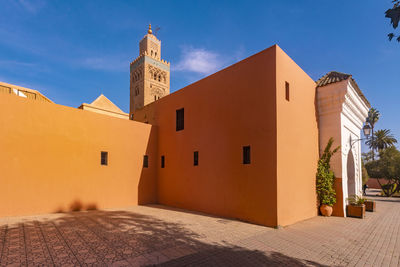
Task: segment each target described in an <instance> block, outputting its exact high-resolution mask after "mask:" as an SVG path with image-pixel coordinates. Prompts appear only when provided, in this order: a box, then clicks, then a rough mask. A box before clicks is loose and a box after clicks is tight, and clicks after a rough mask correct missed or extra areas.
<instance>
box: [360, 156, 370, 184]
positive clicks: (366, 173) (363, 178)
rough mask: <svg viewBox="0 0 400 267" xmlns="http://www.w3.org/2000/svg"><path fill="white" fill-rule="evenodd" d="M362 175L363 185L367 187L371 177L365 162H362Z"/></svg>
mask: <svg viewBox="0 0 400 267" xmlns="http://www.w3.org/2000/svg"><path fill="white" fill-rule="evenodd" d="M361 174H362V184H363V185H365V184H366V183H367V182H368V179H369V175H368V171H367V169H366V168H365V164H364V161H363V160H362V161H361Z"/></svg>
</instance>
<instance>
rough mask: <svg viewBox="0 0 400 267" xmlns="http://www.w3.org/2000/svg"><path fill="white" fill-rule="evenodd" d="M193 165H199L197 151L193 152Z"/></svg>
mask: <svg viewBox="0 0 400 267" xmlns="http://www.w3.org/2000/svg"><path fill="white" fill-rule="evenodd" d="M193 165H194V166H199V151H195V152H194V153H193Z"/></svg>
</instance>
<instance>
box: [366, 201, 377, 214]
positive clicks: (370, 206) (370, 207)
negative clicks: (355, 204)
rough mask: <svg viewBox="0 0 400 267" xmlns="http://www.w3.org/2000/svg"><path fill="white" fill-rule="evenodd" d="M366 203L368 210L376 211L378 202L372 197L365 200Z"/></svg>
mask: <svg viewBox="0 0 400 267" xmlns="http://www.w3.org/2000/svg"><path fill="white" fill-rule="evenodd" d="M364 205H365V210H366V211H370V212H374V211H376V202H375V201H373V200H370V199H366V200H365V201H364Z"/></svg>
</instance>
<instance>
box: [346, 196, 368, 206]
mask: <svg viewBox="0 0 400 267" xmlns="http://www.w3.org/2000/svg"><path fill="white" fill-rule="evenodd" d="M366 200H367V199H366V198H363V197H362V196H357V195H351V196H350V197H348V198H347V201H348V202H349V204H350V205H362V204H364V203H365V201H366Z"/></svg>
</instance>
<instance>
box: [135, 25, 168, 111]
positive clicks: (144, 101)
mask: <svg viewBox="0 0 400 267" xmlns="http://www.w3.org/2000/svg"><path fill="white" fill-rule="evenodd" d="M137 73H139V74H140V75H141V77H140V79H138V77H137V76H135V75H137ZM130 75H131V78H130V81H131V84H130V113H131V114H133V113H134V112H135V111H136V110H138V109H141V108H143V107H144V106H146V105H148V104H150V103H151V102H154V101H156V100H158V99H160V98H161V97H164V96H166V95H168V94H169V79H170V76H169V75H170V63H169V62H166V61H165V60H162V59H161V41H160V40H158V39H157V37H156V36H155V35H154V34H153V31H152V30H151V24H150V25H149V29H148V31H147V34H146V35H145V36H144V37H143V39H142V40H141V41H140V42H139V56H138V57H137V58H136V59H135V60H134V61H133V62H131V66H130ZM161 77H162V79H161Z"/></svg>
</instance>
